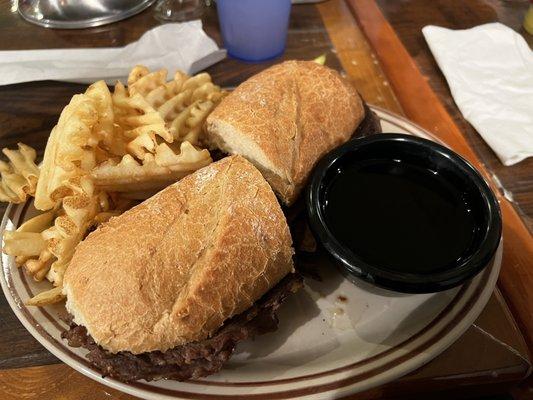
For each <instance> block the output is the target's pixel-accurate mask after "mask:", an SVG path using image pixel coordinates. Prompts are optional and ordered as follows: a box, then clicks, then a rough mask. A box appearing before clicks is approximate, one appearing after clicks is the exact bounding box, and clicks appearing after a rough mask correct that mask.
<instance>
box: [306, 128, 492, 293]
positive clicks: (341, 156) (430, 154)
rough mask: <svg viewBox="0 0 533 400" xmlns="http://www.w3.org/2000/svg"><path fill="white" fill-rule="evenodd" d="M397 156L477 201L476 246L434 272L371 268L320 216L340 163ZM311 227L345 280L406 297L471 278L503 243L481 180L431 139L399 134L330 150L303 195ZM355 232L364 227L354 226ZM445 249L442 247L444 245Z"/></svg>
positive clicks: (364, 139) (479, 176)
mask: <svg viewBox="0 0 533 400" xmlns="http://www.w3.org/2000/svg"><path fill="white" fill-rule="evenodd" d="M384 157H391V158H401V159H403V160H406V161H408V162H410V163H416V164H417V165H419V166H422V167H424V168H431V169H432V170H436V171H438V172H439V175H440V174H443V175H445V176H446V178H447V180H449V181H451V182H452V183H453V184H454V185H459V188H460V189H463V190H468V191H471V193H473V194H474V198H476V199H478V201H477V203H475V204H474V206H475V207H476V208H477V210H478V212H479V215H480V217H479V218H478V219H477V222H476V224H477V226H476V228H477V229H476V231H477V234H476V236H475V239H474V246H472V247H471V248H470V249H469V250H467V252H465V254H463V256H462V257H461V258H460V259H461V261H460V262H457V263H456V264H454V265H451V266H449V268H447V269H445V270H439V271H437V272H434V273H425V274H419V273H418V274H417V273H412V272H409V273H403V272H397V271H391V270H388V269H387V270H385V269H383V268H379V267H376V266H375V265H370V264H368V263H366V262H365V261H363V260H362V259H360V258H359V257H358V256H357V254H354V253H353V252H352V251H350V249H348V248H347V247H345V246H343V245H342V244H341V243H340V242H339V241H338V240H337V239H336V238H335V236H334V235H333V233H332V232H331V231H330V230H329V229H328V226H327V223H326V219H325V215H324V197H325V195H324V193H325V189H326V188H327V186H328V183H329V182H330V181H329V180H330V179H331V178H332V177H333V176H334V173H333V171H334V170H336V169H337V168H338V167H340V166H341V165H342V164H343V163H345V162H347V161H348V160H349V161H350V164H353V163H354V162H358V161H364V160H368V159H372V158H381V159H383V158H384ZM306 203H307V212H308V217H309V224H310V227H311V230H312V231H313V234H314V235H315V237H316V239H317V241H318V242H319V244H320V245H321V246H322V247H323V248H324V249H325V250H326V251H327V253H329V255H330V256H331V257H332V258H333V260H334V262H335V264H336V265H337V267H338V268H339V270H340V271H341V273H343V274H344V275H345V276H346V277H347V278H349V279H350V280H352V281H356V280H357V279H358V278H360V279H364V280H365V281H368V282H370V283H372V284H374V285H376V286H379V287H382V288H386V289H389V290H394V291H397V292H404V293H430V292H437V291H441V290H445V289H449V288H451V287H454V286H458V285H460V284H461V283H463V282H465V281H467V280H469V279H471V278H472V277H474V276H475V275H476V274H478V273H479V272H480V271H481V270H482V269H483V268H485V267H486V266H487V265H488V264H489V262H490V261H491V259H492V258H493V256H494V254H495V252H496V250H497V248H498V245H499V243H500V239H501V230H502V221H501V214H500V207H499V205H498V201H497V200H496V197H495V196H494V193H493V192H492V191H491V189H490V188H489V186H488V185H487V183H486V182H485V180H484V179H483V178H482V176H481V175H480V174H479V172H478V171H477V170H476V169H475V168H474V167H473V166H472V165H471V164H470V163H469V162H468V161H466V160H465V159H464V158H462V157H461V156H459V155H458V154H457V153H455V152H453V151H452V150H450V149H448V148H447V147H444V146H442V145H440V144H438V143H435V142H433V141H430V140H426V139H422V138H418V137H415V136H410V135H402V134H379V135H373V136H369V137H366V138H363V139H353V140H351V141H349V142H347V143H345V144H344V145H342V146H340V147H338V148H336V149H334V150H332V151H331V152H330V153H328V154H327V155H326V156H324V157H323V158H322V159H321V160H320V161H319V163H318V164H317V165H316V167H315V169H314V171H313V174H312V177H311V180H310V184H309V187H308V191H307V198H306ZM353 229H365V227H364V226H357V227H355V226H354V228H353ZM443 245H444V244H443Z"/></svg>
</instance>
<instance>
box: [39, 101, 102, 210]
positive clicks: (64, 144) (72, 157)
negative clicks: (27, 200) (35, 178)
mask: <svg viewBox="0 0 533 400" xmlns="http://www.w3.org/2000/svg"><path fill="white" fill-rule="evenodd" d="M97 122H98V109H97V106H96V105H95V101H94V100H93V99H92V98H91V97H89V96H87V95H85V94H78V95H75V96H74V97H72V100H71V101H70V103H69V104H68V105H67V106H66V107H65V109H64V110H63V112H62V113H61V116H60V117H59V121H58V123H57V125H56V126H55V127H54V128H53V129H52V132H51V133H50V137H49V139H48V143H47V144H46V150H45V152H44V160H43V165H42V167H41V176H40V178H41V179H39V182H38V184H37V190H36V193H35V207H36V208H37V209H39V210H43V211H45V210H49V209H51V208H53V207H54V206H56V204H57V203H58V202H59V201H60V200H61V199H62V198H64V197H66V196H69V195H71V194H72V190H71V188H69V187H68V185H65V182H68V181H69V180H70V179H72V178H76V177H79V176H80V174H81V173H82V172H83V171H89V170H91V169H92V168H94V166H95V165H96V157H95V152H94V151H93V150H92V147H94V146H96V144H97V143H98V139H97V136H96V135H95V134H94V133H93V127H95V125H96V124H97Z"/></svg>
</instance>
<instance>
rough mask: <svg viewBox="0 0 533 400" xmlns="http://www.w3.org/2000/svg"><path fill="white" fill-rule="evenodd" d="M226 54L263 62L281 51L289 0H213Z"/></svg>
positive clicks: (285, 32) (281, 52)
mask: <svg viewBox="0 0 533 400" xmlns="http://www.w3.org/2000/svg"><path fill="white" fill-rule="evenodd" d="M216 3H217V10H218V18H219V21H220V28H221V31H222V39H223V41H224V47H225V48H226V50H227V51H228V54H229V55H230V56H232V57H234V58H238V59H241V60H244V61H254V62H256V61H265V60H268V59H272V58H276V57H278V56H280V55H281V54H283V52H284V51H285V44H286V41H287V31H288V27H289V16H290V11H291V0H217V2H216Z"/></svg>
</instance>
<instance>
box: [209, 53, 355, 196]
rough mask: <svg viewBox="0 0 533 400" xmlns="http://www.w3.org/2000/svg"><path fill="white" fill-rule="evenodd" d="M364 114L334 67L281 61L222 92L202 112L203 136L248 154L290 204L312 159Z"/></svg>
mask: <svg viewBox="0 0 533 400" xmlns="http://www.w3.org/2000/svg"><path fill="white" fill-rule="evenodd" d="M363 117H364V108H363V102H362V100H361V98H360V96H359V94H358V93H357V91H356V90H355V89H354V88H353V87H352V86H351V85H350V84H349V83H348V82H347V81H346V80H345V79H343V78H342V77H341V76H340V75H339V73H338V72H336V71H334V70H332V69H330V68H327V67H325V66H322V65H319V64H317V63H315V62H311V61H286V62H284V63H281V64H278V65H275V66H273V67H270V68H268V69H266V70H264V71H262V72H261V73H259V74H257V75H255V76H253V77H251V78H250V79H248V80H247V81H245V82H243V83H242V84H241V85H239V86H238V87H237V88H236V89H235V90H234V91H233V92H232V93H230V94H229V95H228V96H227V97H226V98H224V100H222V102H221V103H220V104H219V105H218V106H217V107H216V108H215V110H214V111H213V112H212V113H211V114H210V115H209V117H208V118H207V122H206V128H207V134H206V136H205V140H206V142H207V143H208V144H209V145H210V146H211V147H215V148H220V149H221V150H222V151H225V152H227V153H230V154H240V155H242V156H244V157H245V158H247V159H248V160H250V161H251V162H252V163H253V164H254V165H255V166H256V167H258V168H259V170H260V171H261V172H262V173H263V175H264V176H265V178H266V179H267V181H268V182H269V183H270V185H271V186H272V188H273V189H274V191H275V192H276V193H277V194H278V196H279V197H280V198H281V199H282V200H283V202H284V203H285V204H287V205H290V204H292V203H293V202H294V201H295V200H296V198H297V197H298V194H299V193H300V191H301V189H302V188H303V186H304V185H305V183H306V181H307V179H308V177H309V175H310V173H311V170H312V168H313V167H314V165H315V164H316V162H317V161H318V160H319V159H320V158H321V157H322V156H323V155H324V154H326V153H327V152H328V151H330V150H331V149H333V148H335V147H337V146H339V145H340V144H342V143H344V142H346V141H347V140H348V139H349V138H350V136H351V135H352V134H353V132H354V131H355V129H356V128H357V126H358V125H359V123H360V121H361V120H362V119H363Z"/></svg>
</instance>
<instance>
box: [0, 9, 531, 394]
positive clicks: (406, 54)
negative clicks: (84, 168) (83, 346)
mask: <svg viewBox="0 0 533 400" xmlns="http://www.w3.org/2000/svg"><path fill="white" fill-rule="evenodd" d="M430 3H431V4H430ZM378 5H379V8H378V6H377V5H376V3H374V2H373V1H370V0H357V1H355V0H330V1H327V2H325V3H321V4H319V5H299V6H295V7H294V8H293V12H292V16H291V25H290V31H289V38H288V44H287V51H286V53H285V54H284V56H283V58H284V59H292V58H297V59H312V58H314V57H316V56H318V55H320V54H323V53H326V54H327V56H328V58H327V60H328V61H327V63H328V65H329V66H331V67H333V68H336V69H339V70H343V71H344V72H345V73H346V75H347V76H348V78H350V79H351V80H352V82H353V83H354V85H355V86H356V87H357V88H358V90H359V91H360V92H361V93H362V95H363V96H364V97H365V99H366V100H367V101H368V102H370V103H373V104H376V105H379V106H382V107H385V108H388V109H390V110H392V111H394V112H396V113H399V114H403V115H406V116H407V117H409V118H411V119H413V120H414V121H415V122H417V123H419V124H420V125H422V126H424V127H425V128H427V129H429V130H431V131H433V132H435V133H436V134H437V135H439V136H440V137H441V138H442V139H443V140H445V141H446V142H447V143H448V144H450V145H451V146H452V147H454V149H456V150H457V151H459V152H461V153H462V154H464V155H465V156H467V157H468V158H470V159H471V160H473V162H476V163H477V159H476V155H477V157H479V158H480V159H481V161H482V163H483V164H484V165H485V166H486V167H488V175H490V174H492V173H494V174H496V175H497V176H498V178H499V179H500V181H501V182H502V184H503V186H504V187H505V188H506V189H508V190H511V191H512V193H513V194H514V198H515V203H514V204H512V205H510V204H507V203H503V204H502V208H503V209H504V222H506V224H507V225H506V226H507V227H506V229H507V232H508V233H507V237H508V238H509V239H507V238H506V248H505V250H504V268H503V273H502V280H501V281H500V286H501V287H502V290H503V291H504V292H505V294H506V295H508V299H509V300H510V305H511V307H512V309H513V311H515V312H516V314H517V315H516V316H517V317H518V319H519V321H520V324H521V325H520V326H521V327H522V329H523V333H524V334H525V336H526V337H527V338H528V340H531V333H532V331H533V329H531V322H528V321H527V318H524V315H525V316H527V315H528V314H527V313H529V315H533V304H529V307H530V308H529V309H528V308H527V306H528V304H527V303H528V301H529V302H530V301H531V296H529V295H528V294H527V290H526V289H527V287H528V286H527V284H528V282H531V280H529V281H528V279H531V276H530V275H525V274H524V271H526V269H527V267H530V269H533V265H531V262H532V261H531V260H533V250H532V247H531V246H532V244H531V237H530V236H529V232H528V230H527V228H526V225H527V226H529V228H530V229H531V221H532V218H533V181H532V178H533V176H532V175H533V173H532V172H533V169H532V166H533V160H528V161H525V162H523V163H520V164H518V165H517V166H515V167H503V166H501V164H498V163H499V161H497V159H496V158H495V156H494V155H493V154H492V152H491V151H490V149H488V147H487V146H486V145H485V144H484V143H483V142H482V140H481V139H480V138H479V136H478V135H477V134H476V133H475V132H474V131H473V130H472V128H471V127H470V126H469V125H468V124H467V123H466V122H464V120H463V119H462V117H461V116H460V114H459V112H458V110H457V108H456V107H455V105H454V103H453V100H452V99H451V96H450V94H449V91H448V89H447V86H446V85H445V82H444V81H443V78H442V75H441V74H440V71H439V70H438V68H437V66H436V65H435V63H434V61H433V59H432V57H431V55H430V54H429V53H428V49H427V46H426V45H425V43H424V41H423V38H422V36H421V34H420V27H421V26H423V25H424V24H427V23H438V24H442V25H448V26H452V27H466V26H471V25H475V24H479V23H482V22H487V21H489V20H494V19H501V20H502V21H503V22H505V23H508V24H510V25H511V26H513V27H517V26H518V23H519V21H520V19H521V15H522V14H523V12H525V8H526V3H525V2H502V3H500V2H496V1H485V2H481V1H479V0H470V1H444V0H443V1H435V2H426V1H423V0H419V1H418V0H415V1H402V2H398V1H394V0H390V1H385V0H380V1H378ZM10 6H11V2H9V1H7V0H0V38H1V39H2V40H0V49H2V50H8V49H34V48H53V47H56V48H57V47H64V48H66V47H100V46H122V45H125V44H127V43H129V42H131V41H133V40H136V39H138V38H139V36H140V35H141V34H142V33H144V32H145V31H146V30H147V29H150V28H151V27H153V26H155V25H157V24H158V22H157V21H155V19H154V18H153V16H152V10H147V11H145V12H144V13H142V14H140V15H138V16H135V17H133V18H131V19H129V20H127V21H123V22H119V23H116V24H113V25H110V26H105V27H100V28H94V29H90V30H82V31H74V32H73V31H56V30H45V29H42V28H39V27H35V26H32V25H29V24H27V23H25V22H23V21H22V20H21V19H20V18H19V17H18V16H17V14H16V13H15V12H12V11H10ZM492 9H496V12H493V11H491V10H492ZM382 13H383V14H384V15H385V16H386V17H387V19H389V22H390V24H389V23H388V22H387V20H386V19H385V18H384V16H383V14H382ZM204 25H205V29H206V31H207V32H208V34H209V35H210V36H212V37H213V38H215V40H217V41H218V42H219V43H220V34H219V31H218V24H217V20H216V13H215V11H214V10H212V9H211V10H209V12H208V13H207V15H206V16H205V18H204ZM391 25H392V27H391ZM392 28H394V29H392ZM395 32H396V33H397V34H398V35H399V37H398V36H396V33H395ZM402 42H403V45H402ZM404 45H405V47H404ZM406 48H407V50H408V51H406ZM277 61H278V60H276V62H277ZM270 64H272V63H262V64H244V63H241V62H238V61H236V60H231V59H227V60H224V61H223V62H221V63H219V64H217V65H215V66H213V67H211V68H209V70H208V71H209V72H210V73H211V74H212V76H213V78H214V80H215V81H216V82H217V83H218V84H220V85H223V86H234V85H237V84H238V83H240V82H241V81H242V80H244V79H246V78H247V77H249V76H251V75H252V74H254V73H256V72H258V71H260V70H262V69H264V68H266V67H267V66H268V65H270ZM418 68H420V69H421V70H422V72H423V74H424V75H425V76H426V77H427V79H428V80H429V83H430V84H431V87H432V88H433V89H434V91H435V92H436V93H437V94H438V97H437V96H435V92H433V91H432V89H431V87H430V86H429V85H428V84H427V82H426V81H425V80H424V79H423V78H422V75H420V72H419V70H418ZM417 74H418V75H417ZM83 90H84V88H83V86H81V85H75V84H66V83H59V82H37V83H27V84H21V85H12V86H4V87H0V122H1V123H0V145H1V147H5V146H11V147H12V146H14V145H15V144H16V142H18V141H23V142H25V143H27V144H29V145H32V146H34V147H36V148H37V149H38V151H39V152H40V154H41V155H42V151H43V149H44V144H45V142H46V139H47V137H48V134H49V132H50V129H51V128H52V126H53V125H54V124H55V122H56V120H57V116H58V115H59V113H60V111H61V109H62V108H63V106H64V105H65V104H67V102H68V100H69V99H70V97H71V96H72V95H73V94H75V93H78V92H81V91H83ZM440 102H442V103H444V105H445V108H444V107H443V106H442V104H441V103H440ZM448 113H449V114H448ZM450 115H451V116H452V118H451V117H450ZM462 133H464V137H466V139H467V141H465V140H464V137H463V136H462ZM472 149H474V150H475V153H474V152H473V151H472ZM509 168H510V169H509ZM503 201H504V202H505V200H503ZM513 207H516V208H517V209H518V210H519V211H518V212H519V213H520V216H521V218H520V217H518V216H517V214H516V211H515V209H514V208H513ZM524 221H525V224H524ZM509 232H510V233H509ZM504 235H505V233H504ZM508 242H509V243H510V244H508ZM518 249H521V252H519V251H518ZM517 271H518V272H517ZM520 274H522V275H520ZM517 277H518V278H517ZM524 277H525V278H524ZM517 279H518V281H519V282H518V283H517V282H516V280H517ZM513 282H514V283H515V284H516V287H515V289H516V290H513V287H512V286H513V285H512V284H513ZM520 285H522V286H520ZM522 291H524V293H522ZM517 293H518V294H517ZM521 313H522V314H521ZM530 329H531V330H530ZM530 365H531V364H530V361H529V356H528V349H527V346H526V342H525V340H524V337H523V336H522V334H521V333H520V331H519V329H518V327H517V325H516V323H515V320H514V318H513V316H512V315H511V313H510V312H509V309H508V307H507V303H506V301H505V300H504V299H503V297H502V295H501V294H500V292H499V291H498V290H496V291H495V293H494V295H493V296H492V298H491V300H490V302H489V304H488V305H487V307H486V309H485V310H484V311H483V313H482V314H481V316H480V317H479V318H478V320H477V321H476V322H475V324H474V325H473V326H472V327H471V328H470V329H469V330H468V331H467V332H466V333H465V335H464V336H463V337H461V338H460V339H459V340H458V341H457V342H456V343H455V344H454V345H452V346H451V347H450V348H449V349H448V350H446V351H445V352H444V353H443V354H441V355H440V356H438V357H437V358H436V359H435V360H433V361H432V362H431V363H429V364H428V365H426V366H424V367H423V368H421V369H419V370H418V371H415V372H413V373H411V374H409V375H408V376H406V377H404V378H401V379H399V380H398V381H396V382H393V383H390V384H388V385H385V386H383V387H380V388H376V389H373V390H370V391H368V392H365V393H361V394H358V395H356V396H353V397H351V398H353V399H375V398H398V397H410V396H413V395H415V394H417V393H418V394H419V396H422V395H421V393H430V392H431V393H432V397H435V398H439V397H442V398H444V397H447V396H448V397H450V396H451V397H452V398H461V397H467V396H470V395H473V394H476V395H480V394H483V393H495V392H503V391H506V390H508V388H509V387H510V386H511V385H514V384H515V383H517V382H519V381H520V380H522V379H523V378H524V377H525V376H526V375H527V373H528V371H529V369H530ZM0 398H1V399H59V398H62V399H71V398H75V399H78V398H80V399H81V398H83V399H108V398H117V399H129V398H131V396H127V395H124V394H121V393H119V392H117V391H115V390H112V389H109V388H107V387H104V386H102V385H100V384H98V383H96V382H93V381H91V380H89V379H88V378H85V377H84V376H82V375H80V374H79V373H77V372H75V371H74V370H72V369H70V368H69V367H68V366H66V365H63V364H61V363H60V362H59V361H58V360H57V359H56V358H55V357H53V356H52V355H51V354H50V353H48V352H47V351H46V350H45V349H44V348H42V347H41V346H40V345H39V344H38V343H37V342H36V341H35V340H34V339H33V337H32V336H31V335H30V334H29V333H28V332H27V331H26V330H25V329H24V328H23V327H22V325H21V324H20V323H19V322H18V320H17V319H16V317H15V316H14V314H13V313H12V311H11V310H10V308H9V306H8V305H7V302H6V300H5V299H4V298H3V296H0Z"/></svg>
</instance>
